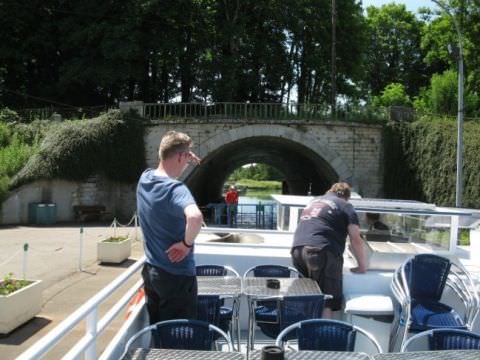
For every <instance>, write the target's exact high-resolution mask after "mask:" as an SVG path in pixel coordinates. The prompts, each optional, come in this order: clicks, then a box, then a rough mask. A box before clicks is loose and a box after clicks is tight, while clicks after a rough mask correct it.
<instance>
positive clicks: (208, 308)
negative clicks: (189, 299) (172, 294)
mask: <svg viewBox="0 0 480 360" xmlns="http://www.w3.org/2000/svg"><path fill="white" fill-rule="evenodd" d="M221 304H222V299H220V296H219V295H198V297H197V320H200V321H205V322H207V323H209V324H212V325H215V326H217V327H220V326H219V324H220V306H221Z"/></svg>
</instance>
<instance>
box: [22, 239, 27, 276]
mask: <svg viewBox="0 0 480 360" xmlns="http://www.w3.org/2000/svg"><path fill="white" fill-rule="evenodd" d="M27 255H28V243H25V244H23V269H22V272H23V280H26V279H27Z"/></svg>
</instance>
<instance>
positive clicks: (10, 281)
mask: <svg viewBox="0 0 480 360" xmlns="http://www.w3.org/2000/svg"><path fill="white" fill-rule="evenodd" d="M31 283H32V281H28V280H17V279H14V278H13V273H8V274H7V275H6V276H5V277H4V278H3V280H2V281H0V295H4V296H6V295H8V294H11V293H13V292H15V291H17V290H20V289H21V288H24V287H25V286H27V285H30V284H31Z"/></svg>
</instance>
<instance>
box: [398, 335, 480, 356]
mask: <svg viewBox="0 0 480 360" xmlns="http://www.w3.org/2000/svg"><path fill="white" fill-rule="evenodd" d="M426 336H427V337H428V350H480V334H477V333H474V332H471V331H466V330H458V329H435V330H427V331H423V332H421V333H418V334H415V335H414V336H412V337H411V338H409V339H408V340H407V341H405V343H404V344H403V346H402V349H401V351H402V352H405V351H408V350H407V349H408V347H409V346H410V345H411V344H412V343H415V342H416V341H417V340H418V339H420V338H423V337H426Z"/></svg>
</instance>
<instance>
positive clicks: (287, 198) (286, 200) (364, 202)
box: [271, 194, 480, 216]
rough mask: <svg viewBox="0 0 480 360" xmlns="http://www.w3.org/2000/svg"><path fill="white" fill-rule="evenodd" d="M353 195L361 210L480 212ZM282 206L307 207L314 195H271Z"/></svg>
mask: <svg viewBox="0 0 480 360" xmlns="http://www.w3.org/2000/svg"><path fill="white" fill-rule="evenodd" d="M356 195H357V196H352V197H351V199H350V203H351V204H352V205H353V207H354V208H355V210H357V211H359V212H374V213H405V214H416V215H445V216H451V215H458V216H472V215H473V214H480V212H479V211H478V210H473V209H462V208H448V207H438V206H436V205H435V204H429V203H424V202H421V201H414V200H390V199H369V198H361V197H360V196H359V195H358V194H356ZM271 196H272V198H273V199H274V200H275V201H276V202H277V203H278V204H279V205H280V206H294V207H305V206H306V205H307V204H308V203H309V202H310V201H311V200H312V199H314V196H300V195H278V194H274V195H271Z"/></svg>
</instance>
